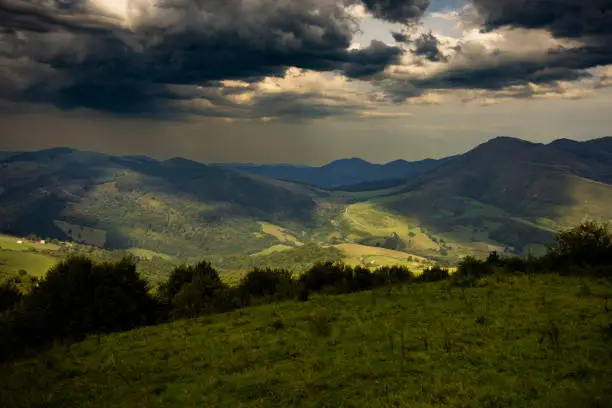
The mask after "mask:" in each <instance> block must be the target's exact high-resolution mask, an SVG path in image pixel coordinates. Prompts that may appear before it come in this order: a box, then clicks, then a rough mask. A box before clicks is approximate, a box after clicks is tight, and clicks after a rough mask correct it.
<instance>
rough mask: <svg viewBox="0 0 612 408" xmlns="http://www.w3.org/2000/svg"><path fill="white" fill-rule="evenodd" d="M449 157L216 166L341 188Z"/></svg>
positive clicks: (400, 175)
mask: <svg viewBox="0 0 612 408" xmlns="http://www.w3.org/2000/svg"><path fill="white" fill-rule="evenodd" d="M449 159H450V158H445V159H440V160H436V159H424V160H419V161H413V162H409V161H406V160H402V159H399V160H395V161H392V162H389V163H386V164H374V163H370V162H368V161H366V160H363V159H360V158H348V159H340V160H336V161H333V162H331V163H328V164H325V165H323V166H318V167H315V166H294V165H290V164H265V165H257V164H248V163H246V164H232V163H223V164H217V165H216V166H220V167H229V168H232V169H234V170H240V171H245V172H248V173H253V174H259V175H262V176H266V177H271V178H276V179H281V180H286V181H292V182H296V183H302V184H308V185H312V186H316V187H320V188H325V189H340V188H341V187H345V186H355V185H360V184H361V185H364V186H367V184H365V183H374V182H380V181H385V180H402V179H404V180H405V179H408V178H412V177H415V176H417V175H419V174H422V173H425V172H428V171H430V170H432V169H435V168H436V167H437V166H439V165H441V164H442V163H444V162H445V161H447V160H449ZM366 188H368V187H366Z"/></svg>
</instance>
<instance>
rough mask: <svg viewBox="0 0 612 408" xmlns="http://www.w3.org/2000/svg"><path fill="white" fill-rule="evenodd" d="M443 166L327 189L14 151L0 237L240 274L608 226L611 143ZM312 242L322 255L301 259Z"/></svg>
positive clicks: (484, 149) (429, 256)
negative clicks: (600, 222) (55, 241)
mask: <svg viewBox="0 0 612 408" xmlns="http://www.w3.org/2000/svg"><path fill="white" fill-rule="evenodd" d="M403 163H405V162H403V161H401V160H400V161H397V162H392V163H389V164H387V165H385V166H387V167H402V166H403V165H404V164H403ZM423 163H425V162H423ZM427 163H430V164H431V163H432V162H427ZM435 163H436V164H435V166H434V167H433V168H429V169H428V170H427V171H423V172H421V173H418V175H417V174H416V173H415V174H413V175H412V176H409V177H407V178H404V179H397V178H392V179H386V180H379V181H368V182H362V183H360V184H357V185H352V186H344V187H342V188H338V189H333V190H324V189H321V188H318V187H314V186H308V185H305V184H300V183H295V182H290V181H286V180H280V179H275V178H270V177H266V176H265V175H261V174H254V173H250V172H248V171H243V170H237V169H235V168H228V167H227V166H218V165H214V166H211V165H204V164H201V163H197V162H193V161H190V160H186V159H181V158H175V159H171V160H166V161H158V160H154V159H150V158H146V157H140V156H126V157H113V156H108V155H103V154H98V153H91V152H81V151H76V150H72V149H67V148H56V149H49V150H44V151H39V152H26V153H17V154H13V155H11V156H10V157H7V158H5V159H4V160H2V161H0V231H2V232H7V233H13V234H16V235H19V236H26V235H28V234H32V233H33V234H36V235H38V236H41V237H43V238H46V237H54V238H59V239H61V240H71V241H76V242H83V243H87V244H90V245H95V246H98V247H103V248H105V249H124V250H128V249H129V250H131V251H136V252H138V251H141V252H142V251H144V252H142V253H145V252H147V251H149V253H150V252H151V251H152V252H153V253H156V254H162V255H166V256H171V257H179V258H183V259H187V260H189V261H195V260H199V259H203V258H206V259H210V260H212V261H213V262H215V265H216V266H218V267H221V268H222V269H224V270H228V271H232V272H238V271H243V270H244V269H245V268H246V267H248V266H249V265H253V262H255V260H257V259H259V260H261V259H264V258H253V255H262V256H266V257H268V258H266V259H268V260H273V259H275V260H277V261H278V262H280V264H281V265H283V266H286V265H287V262H290V260H291V259H293V260H297V259H303V260H305V261H304V265H306V266H307V265H309V264H311V260H312V259H315V258H316V259H319V260H320V257H324V258H327V257H329V259H337V258H338V256H339V254H338V251H340V253H341V255H340V256H341V257H342V259H344V260H345V261H347V262H349V263H351V264H359V263H360V264H361V265H363V266H370V265H373V264H380V263H381V262H382V263H391V264H396V263H398V262H400V263H402V264H404V265H411V266H414V260H415V259H425V261H424V263H425V264H431V263H435V262H438V263H441V264H443V265H448V266H450V265H453V264H454V263H456V262H457V261H458V260H459V259H460V258H462V257H463V256H466V255H470V254H475V255H479V256H482V255H486V254H487V253H488V252H489V251H491V250H497V251H500V252H503V251H508V252H514V253H522V254H527V253H535V254H537V253H539V252H541V250H542V248H543V246H544V245H545V244H547V243H549V242H550V240H551V238H552V235H553V233H554V232H555V231H557V230H558V229H559V228H562V227H565V226H568V225H572V224H575V223H577V222H579V221H581V220H583V219H584V218H585V217H587V218H596V219H606V220H610V219H612V205H610V204H611V203H612V188H611V185H610V183H612V138H601V139H596V140H591V141H587V142H576V141H570V140H566V139H562V140H557V141H555V142H553V143H550V144H540V143H531V142H526V141H522V140H519V139H513V138H508V137H500V138H495V139H492V140H491V141H489V142H487V143H484V144H482V145H480V146H478V147H476V148H475V149H473V150H471V151H469V152H467V153H465V154H463V155H459V156H453V157H449V158H446V159H443V160H440V161H436V162H435ZM412 164H414V163H412ZM412 164H411V166H412ZM355 166H356V167H360V168H363V169H366V168H370V169H372V168H373V167H372V166H374V168H379V167H380V166H381V165H373V164H370V163H367V162H365V161H363V160H355V159H348V160H343V161H338V162H335V163H331V164H329V165H328V166H323V167H321V168H310V169H311V170H312V169H319V170H317V171H322V170H321V169H323V168H325V169H326V170H325V169H324V170H325V171H328V170H329V171H331V170H333V171H335V172H336V173H334V174H345V175H346V174H349V173H347V171H348V170H347V169H349V168H351V167H355ZM376 166H378V167H376ZM428 166H429V165H428ZM239 167H240V166H239ZM264 167H266V166H264ZM383 167H384V166H383ZM266 168H268V167H266ZM271 168H272V167H271ZM295 168H298V167H295ZM300 169H301V170H304V168H300ZM330 169H331V170H330ZM301 170H300V171H301ZM309 171H310V170H309ZM313 171H314V170H313ZM364 171H365V170H364ZM343 172H344V173H343ZM374 173H375V172H374ZM374 173H370V174H374ZM400 173H401V171H399V170H397V169H396V170H394V171H393V175H394V177H395V176H396V175H397V174H400ZM356 174H357V175H359V174H360V173H359V172H357V173H356ZM359 177H361V176H359ZM332 178H333V177H332ZM330 180H331V179H330ZM305 244H312V245H313V246H310V247H308V248H309V249H307V250H300V247H301V246H303V245H305ZM314 246H319V247H320V248H319V249H325V251H319V250H318V249H317V250H314V249H313V248H314ZM330 248H334V249H335V251H334V250H329V249H330ZM381 248H382V249H387V250H390V251H395V252H393V253H392V255H390V254H391V253H387V255H389V256H387V255H381V253H380V251H381ZM310 249H313V250H312V251H310ZM286 250H289V252H284V253H283V251H286ZM300 251H301V252H300ZM303 253H306V255H305V256H303ZM275 262H276V261H275ZM298 263H299V262H298ZM304 265H301V266H300V265H297V264H296V268H297V269H300V268H301V267H302V266H304Z"/></svg>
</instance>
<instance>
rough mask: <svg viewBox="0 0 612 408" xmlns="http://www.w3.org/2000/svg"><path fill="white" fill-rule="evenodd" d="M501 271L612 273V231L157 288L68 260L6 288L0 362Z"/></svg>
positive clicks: (198, 267)
mask: <svg viewBox="0 0 612 408" xmlns="http://www.w3.org/2000/svg"><path fill="white" fill-rule="evenodd" d="M494 273H559V274H562V275H569V274H571V275H576V274H581V275H591V276H603V277H612V233H610V230H609V229H608V226H607V225H606V224H598V223H595V222H586V223H583V224H580V225H579V226H577V227H575V228H572V229H570V230H567V231H564V232H561V233H559V234H557V236H556V238H555V240H554V242H553V243H552V244H551V245H550V246H549V248H548V252H547V253H546V254H545V255H544V256H542V257H539V258H535V257H528V258H520V257H517V256H500V255H499V254H497V253H495V252H492V253H491V254H490V255H489V256H488V258H487V259H485V260H478V259H476V258H473V257H466V258H464V259H463V260H462V261H461V263H460V264H459V265H458V269H457V271H456V272H455V273H453V274H450V273H449V271H448V269H445V268H442V267H440V266H433V267H430V268H428V269H425V270H424V271H423V272H422V273H420V274H415V273H414V272H412V271H411V270H409V269H408V268H406V267H403V266H393V267H387V266H384V267H380V268H378V269H376V270H375V271H373V272H372V271H370V270H369V269H367V268H364V267H361V266H356V267H350V266H347V265H344V264H342V263H341V262H331V261H330V262H319V263H317V264H315V265H313V266H312V267H311V268H310V269H308V270H307V271H305V272H304V273H302V274H300V275H297V276H295V275H293V274H292V273H291V272H289V271H287V270H285V269H273V268H269V267H266V268H253V269H251V271H250V272H249V273H248V274H247V275H245V276H244V277H243V278H242V279H241V280H240V281H239V283H238V284H237V285H228V284H226V283H224V282H223V281H222V280H221V278H220V276H219V273H218V272H217V270H216V269H215V268H214V267H213V266H212V265H211V264H210V263H209V262H207V261H202V262H199V263H197V264H195V265H182V266H178V267H176V268H174V270H173V271H172V272H171V274H170V276H169V277H168V279H167V280H165V281H163V282H161V283H160V284H159V285H158V286H157V287H156V288H155V289H154V290H151V288H150V287H149V285H148V283H147V282H146V281H145V280H144V279H142V277H141V276H140V275H139V274H138V272H137V271H136V265H135V263H134V261H133V260H132V259H129V258H126V259H122V260H120V261H114V262H112V261H107V262H95V261H92V260H91V259H89V258H87V257H84V256H76V257H71V258H69V259H66V260H63V261H61V262H60V263H59V264H57V265H56V266H55V267H53V268H52V269H51V270H50V271H49V272H48V273H47V275H46V276H45V277H44V278H43V279H41V280H40V281H38V282H36V284H35V285H33V286H32V287H31V289H30V290H29V292H28V293H26V294H22V293H21V292H20V291H19V290H18V289H17V288H15V287H13V286H11V285H12V284H11V283H10V282H8V283H5V284H3V285H0V359H4V360H5V359H11V358H16V357H19V356H23V355H24V354H25V355H27V354H28V352H35V351H36V350H39V349H41V348H44V347H47V346H49V345H52V344H53V343H55V342H72V341H78V340H81V339H83V338H85V337H86V336H88V335H92V334H102V333H110V332H117V331H125V330H130V329H133V328H136V327H139V326H146V325H154V324H160V323H164V322H168V321H171V320H174V319H181V318H191V317H197V316H202V315H206V314H211V313H223V312H228V311H231V310H234V309H237V308H244V307H249V306H254V305H260V304H265V303H271V302H278V301H283V300H292V299H293V300H296V301H302V302H305V301H308V299H309V297H310V296H311V294H313V293H325V294H340V293H351V292H359V291H365V290H371V289H375V288H380V287H385V286H392V285H400V284H409V283H424V282H436V281H449V282H450V283H451V284H454V285H467V286H469V285H475V284H477V283H478V280H479V279H482V278H483V277H485V276H487V275H491V274H494Z"/></svg>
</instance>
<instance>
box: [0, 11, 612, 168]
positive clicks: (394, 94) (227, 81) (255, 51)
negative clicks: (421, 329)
mask: <svg viewBox="0 0 612 408" xmlns="http://www.w3.org/2000/svg"><path fill="white" fill-rule="evenodd" d="M0 27H1V28H0V150H13V151H15V150H20V151H21V150H34V149H43V148H50V147H56V146H70V147H74V148H77V149H84V150H94V151H101V152H105V153H110V154H120V155H123V154H143V155H148V156H151V157H156V158H160V159H164V158H170V157H176V156H182V157H187V158H190V159H193V160H198V161H203V162H254V163H281V162H282V163H296V164H311V165H320V164H324V163H327V162H329V161H332V160H335V159H339V158H347V157H361V158H364V159H366V160H369V161H371V162H375V163H382V162H388V161H392V160H395V159H400V158H401V159H406V160H418V159H422V158H426V157H433V158H437V157H443V156H447V155H452V154H457V153H462V152H465V151H467V150H469V149H471V148H473V147H474V146H476V145H477V144H479V143H482V142H484V141H486V140H488V139H490V138H493V137H496V136H513V137H519V138H523V139H526V140H532V141H537V142H550V141H552V140H555V139H558V138H570V139H575V140H587V139H592V138H596V137H603V136H610V135H612V115H610V112H612V2H610V0H546V1H535V0H534V1H528V0H524V1H516V0H0Z"/></svg>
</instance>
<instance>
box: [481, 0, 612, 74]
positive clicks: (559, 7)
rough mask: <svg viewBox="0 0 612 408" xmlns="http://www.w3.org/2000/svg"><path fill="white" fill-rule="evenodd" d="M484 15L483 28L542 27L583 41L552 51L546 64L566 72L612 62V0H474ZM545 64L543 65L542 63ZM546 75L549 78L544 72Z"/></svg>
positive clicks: (559, 34)
mask: <svg viewBox="0 0 612 408" xmlns="http://www.w3.org/2000/svg"><path fill="white" fill-rule="evenodd" d="M472 3H473V5H474V7H475V9H476V10H477V11H478V13H479V14H480V16H481V17H482V18H483V19H484V29H485V30H494V29H498V28H502V27H511V28H525V29H543V30H546V31H548V32H550V33H551V34H552V35H553V36H554V37H556V38H560V39H573V40H579V41H581V42H582V43H583V44H584V45H583V46H582V47H580V48H579V49H577V50H576V49H572V50H568V51H566V52H563V51H560V52H552V54H553V55H552V56H551V57H552V58H550V63H549V64H548V65H547V66H546V68H548V69H550V70H556V72H558V73H560V72H565V73H566V74H567V76H568V77H569V78H570V79H571V77H572V75H574V76H577V75H578V76H579V73H573V74H572V73H571V72H570V71H571V70H578V71H579V70H583V69H587V68H592V67H596V66H599V65H607V64H612V1H611V0H549V1H514V0H472ZM543 68H544V67H543ZM544 78H547V77H546V76H544Z"/></svg>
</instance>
